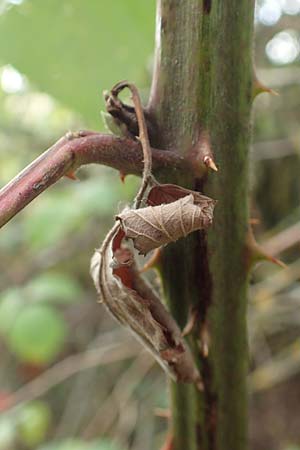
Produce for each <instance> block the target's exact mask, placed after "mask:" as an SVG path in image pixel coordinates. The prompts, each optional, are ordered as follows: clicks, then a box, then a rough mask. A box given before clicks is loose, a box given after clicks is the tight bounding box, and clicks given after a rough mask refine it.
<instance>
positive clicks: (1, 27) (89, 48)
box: [0, 0, 155, 128]
mask: <svg viewBox="0 0 300 450" xmlns="http://www.w3.org/2000/svg"><path fill="white" fill-rule="evenodd" d="M20 3H21V4H19V5H15V6H12V7H11V8H10V9H9V10H8V11H6V12H5V13H3V14H2V15H1V16H0V64H1V65H4V64H12V65H13V66H14V67H15V68H16V69H18V70H19V71H20V72H21V73H24V74H25V75H26V76H27V77H28V79H29V81H30V82H32V83H34V85H35V86H36V87H37V88H38V89H39V90H42V91H45V92H47V93H48V94H50V95H52V96H53V97H55V98H56V99H58V100H59V101H61V102H62V103H63V104H65V105H66V106H68V107H70V108H71V109H73V110H75V111H78V112H79V113H80V114H81V115H82V116H83V117H84V119H85V122H86V124H87V125H88V126H96V127H98V128H99V126H100V122H101V120H100V109H103V101H102V91H103V90H104V89H109V88H110V87H111V86H112V85H113V84H114V83H115V82H117V81H119V80H121V79H129V80H131V81H133V82H139V81H141V80H142V79H143V78H144V73H145V69H143V68H145V67H146V65H147V62H148V61H149V58H150V56H151V54H152V51H153V47H154V42H153V32H154V20H155V0H147V1H140V0H126V1H124V0H113V1H111V0H101V1H88V2H83V1H82V0H65V1H64V2H61V1H60V0H43V1H40V0H24V1H23V2H20Z"/></svg>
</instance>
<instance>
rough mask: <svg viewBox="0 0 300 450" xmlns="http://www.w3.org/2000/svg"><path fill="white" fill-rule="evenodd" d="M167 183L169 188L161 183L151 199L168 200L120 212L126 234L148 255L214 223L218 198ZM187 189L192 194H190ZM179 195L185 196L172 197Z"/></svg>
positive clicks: (151, 193)
mask: <svg viewBox="0 0 300 450" xmlns="http://www.w3.org/2000/svg"><path fill="white" fill-rule="evenodd" d="M167 186H168V187H167V189H165V190H162V188H161V187H160V186H158V187H154V188H153V189H152V191H151V192H150V194H149V197H148V202H150V203H152V204H153V203H154V204H157V202H158V201H159V200H162V199H165V203H163V204H159V205H157V206H148V207H146V208H140V209H127V210H124V211H123V212H122V213H121V214H119V215H118V216H117V220H119V221H120V223H121V226H122V228H123V230H124V232H125V235H126V237H128V238H131V239H132V240H133V244H134V247H135V248H136V249H137V250H138V251H139V252H140V253H142V254H144V255H146V254H147V253H148V252H150V251H151V250H153V249H155V248H157V247H160V246H162V245H166V244H169V243H170V242H175V241H177V240H178V239H180V238H181V237H186V236H187V235H188V234H190V233H191V232H193V231H195V230H199V229H206V228H208V227H209V226H210V225H211V223H212V218H213V210H214V206H215V203H216V202H215V201H214V200H212V199H210V198H208V197H205V196H204V195H202V194H200V193H199V192H193V191H189V190H187V189H184V190H183V188H180V187H179V186H172V185H167ZM186 192H188V193H189V194H188V195H186ZM183 193H185V196H184V197H183V196H182V194H183ZM176 196H177V198H178V196H181V198H179V199H178V200H176V201H172V198H176ZM149 199H150V200H149Z"/></svg>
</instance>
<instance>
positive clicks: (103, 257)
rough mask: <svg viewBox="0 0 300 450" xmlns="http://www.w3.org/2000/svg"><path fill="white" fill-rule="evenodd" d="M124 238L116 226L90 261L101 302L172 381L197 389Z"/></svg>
mask: <svg viewBox="0 0 300 450" xmlns="http://www.w3.org/2000/svg"><path fill="white" fill-rule="evenodd" d="M124 237H125V233H124V231H123V230H122V228H121V226H120V224H119V223H117V224H116V225H115V226H114V228H113V229H112V230H111V232H110V233H109V234H108V236H107V238H106V239H105V241H104V243H103V245H102V247H101V249H100V250H99V251H97V252H96V253H95V255H94V257H93V259H92V263H91V274H92V277H93V279H94V282H95V285H96V288H97V291H98V293H99V295H100V299H101V301H102V302H103V303H104V305H105V306H106V308H107V309H108V310H109V311H110V313H111V314H112V315H113V316H114V317H115V318H116V319H117V320H118V321H119V322H120V323H121V324H123V325H124V326H126V327H127V328H129V329H130V330H131V331H132V332H133V333H134V335H135V336H136V337H137V338H138V339H139V340H140V341H141V342H142V344H143V345H144V346H145V347H146V348H147V349H148V350H150V351H151V353H152V354H153V355H154V357H155V358H156V360H157V361H158V362H159V364H160V365H161V366H162V367H163V368H164V370H165V371H166V372H167V373H168V374H169V375H170V376H171V377H172V378H173V379H175V380H177V381H182V382H187V383H196V384H197V385H198V387H201V379H200V374H199V372H198V369H197V367H196V365H195V363H194V360H193V357H192V354H191V351H190V349H189V348H188V347H187V345H186V343H185V342H184V340H183V338H182V336H181V331H180V329H179V327H178V325H177V324H176V322H175V321H174V319H173V318H172V316H171V315H170V314H169V313H168V311H167V310H166V309H165V307H164V306H163V304H162V303H161V301H160V299H159V298H158V297H157V295H156V293H155V292H154V291H153V290H152V289H151V287H150V285H149V284H148V283H147V282H146V281H145V280H144V279H143V278H142V277H141V275H140V274H139V273H138V270H137V268H136V266H135V263H134V259H133V255H132V253H131V251H130V250H129V249H128V248H126V247H124V241H123V238H124Z"/></svg>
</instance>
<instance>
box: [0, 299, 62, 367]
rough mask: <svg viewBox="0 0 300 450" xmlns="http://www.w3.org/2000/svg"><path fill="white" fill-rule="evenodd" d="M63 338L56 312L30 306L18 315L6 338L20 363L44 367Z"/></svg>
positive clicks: (59, 346)
mask: <svg viewBox="0 0 300 450" xmlns="http://www.w3.org/2000/svg"><path fill="white" fill-rule="evenodd" d="M66 335H67V328H66V323H65V321H64V320H63V318H62V316H61V315H60V313H59V312H57V311H56V310H55V309H54V308H52V307H50V306H44V305H43V306H42V305H30V306H27V307H26V308H23V309H22V311H21V312H20V313H19V315H18V316H17V318H16V320H15V323H14V325H13V327H12V329H11V331H10V333H8V334H7V336H6V339H7V342H8V345H9V347H10V349H11V350H12V351H13V352H14V353H15V354H16V355H17V356H18V357H19V358H20V359H21V360H22V361H25V362H30V363H34V364H45V363H48V362H50V361H51V360H53V359H54V358H55V357H56V356H57V354H58V353H59V352H60V351H61V349H62V346H63V344H64V341H65V337H66Z"/></svg>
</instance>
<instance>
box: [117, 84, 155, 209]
mask: <svg viewBox="0 0 300 450" xmlns="http://www.w3.org/2000/svg"><path fill="white" fill-rule="evenodd" d="M125 88H128V89H129V90H130V91H131V94H132V101H133V104H134V108H135V113H136V117H137V122H138V126H139V140H140V142H141V144H142V148H143V155H144V168H143V179H142V183H141V186H140V188H139V190H138V193H137V194H136V196H135V200H134V207H135V208H136V209H137V208H139V206H140V204H141V201H142V198H143V196H144V193H145V191H146V189H147V186H148V184H149V181H150V178H151V174H152V153H151V147H150V143H149V136H148V130H147V125H146V120H145V116H144V111H143V106H142V102H141V99H140V96H139V92H138V90H137V88H136V86H135V85H134V84H132V83H128V81H120V83H117V84H116V85H115V86H114V87H113V89H112V93H113V94H116V95H118V94H119V92H121V91H122V90H123V89H125Z"/></svg>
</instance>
